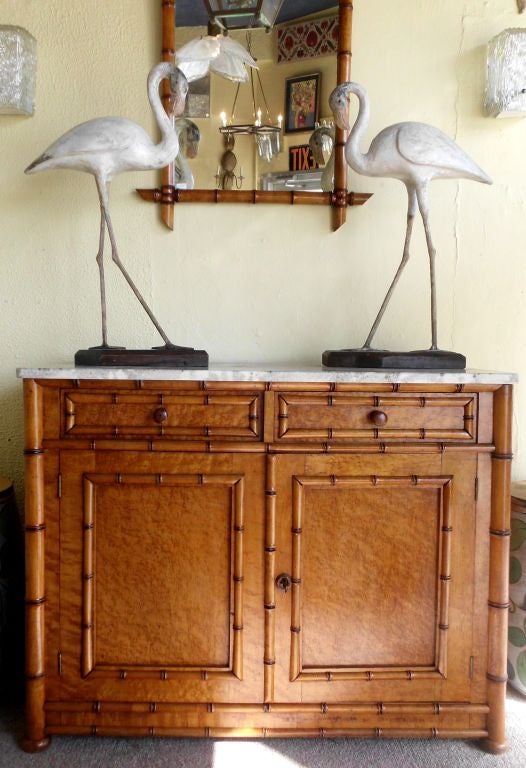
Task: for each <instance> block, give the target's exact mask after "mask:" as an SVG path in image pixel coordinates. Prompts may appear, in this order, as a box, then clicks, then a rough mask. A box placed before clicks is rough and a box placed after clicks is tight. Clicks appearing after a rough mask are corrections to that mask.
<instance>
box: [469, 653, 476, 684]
mask: <svg viewBox="0 0 526 768" xmlns="http://www.w3.org/2000/svg"><path fill="white" fill-rule="evenodd" d="M474 672H475V657H474V656H470V657H469V679H470V680H473V674H474Z"/></svg>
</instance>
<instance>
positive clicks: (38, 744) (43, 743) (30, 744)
mask: <svg viewBox="0 0 526 768" xmlns="http://www.w3.org/2000/svg"><path fill="white" fill-rule="evenodd" d="M50 744H51V739H50V738H49V736H46V738H45V739H39V741H32V740H31V739H23V740H22V742H21V744H20V746H21V747H22V749H23V750H24V752H43V751H44V750H45V749H47V748H48V747H49V745H50Z"/></svg>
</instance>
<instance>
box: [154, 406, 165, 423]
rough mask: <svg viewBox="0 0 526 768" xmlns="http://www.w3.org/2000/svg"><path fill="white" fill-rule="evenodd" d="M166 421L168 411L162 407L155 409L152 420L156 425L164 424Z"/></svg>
mask: <svg viewBox="0 0 526 768" xmlns="http://www.w3.org/2000/svg"><path fill="white" fill-rule="evenodd" d="M167 419H168V411H167V410H166V408H163V406H160V407H159V408H156V409H155V411H154V412H153V420H154V421H155V423H156V424H164V422H165V421H167Z"/></svg>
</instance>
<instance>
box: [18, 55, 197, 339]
mask: <svg viewBox="0 0 526 768" xmlns="http://www.w3.org/2000/svg"><path fill="white" fill-rule="evenodd" d="M165 78H170V84H171V88H172V91H173V93H174V113H175V114H176V115H181V114H182V113H183V111H184V106H185V101H186V95H187V92H188V82H187V79H186V77H185V75H184V74H183V73H182V72H181V71H180V70H179V69H178V67H177V66H176V65H174V64H171V63H167V62H161V63H160V64H157V65H156V66H155V67H153V69H152V70H151V72H150V74H149V75H148V98H149V101H150V105H151V108H152V111H153V113H154V115H155V119H156V121H157V125H158V126H159V129H160V131H161V136H162V138H161V141H160V142H159V144H155V143H154V142H153V141H152V140H151V138H150V136H149V135H148V134H147V133H146V131H145V130H144V128H142V127H141V126H140V125H138V124H137V123H134V122H132V121H131V120H127V119H126V118H124V117H100V118H96V119H95V120H89V121H88V122H86V123H81V124H80V125H77V126H76V127H75V128H72V129H71V130H70V131H68V132H67V133H65V134H64V135H63V136H61V137H60V138H59V139H57V141H55V142H54V143H53V144H51V146H50V147H48V148H47V149H46V150H45V152H43V154H42V155H40V157H37V159H36V160H34V161H33V162H32V163H31V165H29V166H28V167H27V168H26V170H25V172H26V173H37V172H39V171H47V170H54V169H55V168H65V169H72V170H76V171H84V172H85V173H90V174H91V175H92V176H93V177H94V178H95V183H96V185H97V192H98V194H99V201H100V238H99V250H98V253H97V264H98V268H99V280H100V296H101V314H102V347H107V346H108V339H107V325H106V289H105V280H104V235H105V229H107V230H108V235H109V238H110V243H111V251H112V259H113V261H114V263H115V264H116V265H117V267H118V268H119V269H120V271H121V272H122V274H123V275H124V277H125V279H126V281H127V283H128V285H129V286H130V288H131V289H132V291H133V293H134V294H135V296H136V297H137V299H138V300H139V302H140V303H141V305H142V307H143V308H144V310H145V312H146V314H147V315H148V317H149V318H150V320H151V321H152V323H153V324H154V326H155V327H156V329H157V330H158V332H159V333H160V335H161V337H162V339H163V341H164V342H165V344H166V346H167V347H170V348H174V347H175V345H174V344H172V342H171V341H170V339H169V338H168V336H167V335H166V333H165V332H164V330H163V329H162V328H161V326H160V324H159V322H158V320H157V319H156V317H155V316H154V314H153V312H152V310H151V309H150V307H149V306H148V304H147V303H146V301H145V300H144V298H143V297H142V295H141V293H140V292H139V290H138V288H137V286H136V285H135V283H134V282H133V280H132V279H131V277H130V275H129V274H128V272H127V270H126V269H125V267H124V265H123V264H122V262H121V260H120V258H119V255H118V252H117V243H116V240H115V234H114V231H113V225H112V222H111V217H110V211H109V188H110V182H111V180H112V179H113V177H114V176H115V175H117V174H119V173H123V172H124V171H145V170H150V169H156V168H163V167H164V166H165V165H168V164H169V163H171V162H172V161H173V160H174V158H175V157H176V155H177V153H178V152H179V136H178V133H177V131H176V130H174V126H173V123H172V120H171V118H170V117H169V116H168V115H167V114H166V112H165V110H164V107H163V105H162V103H161V99H160V96H159V85H160V83H161V81H162V80H164V79H165Z"/></svg>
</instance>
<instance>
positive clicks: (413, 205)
mask: <svg viewBox="0 0 526 768" xmlns="http://www.w3.org/2000/svg"><path fill="white" fill-rule="evenodd" d="M351 93H354V94H355V95H356V96H357V97H358V101H359V105H360V106H359V111H358V117H357V118H356V122H355V123H354V125H353V127H352V130H351V132H350V134H349V138H348V140H347V143H346V145H345V158H346V160H347V163H348V164H349V165H350V167H351V168H352V169H353V170H354V171H356V172H357V173H360V174H362V175H364V176H381V177H389V178H394V179H399V180H400V181H402V182H403V183H404V184H405V186H406V188H407V193H408V196H409V207H408V212H407V230H406V237H405V245H404V251H403V256H402V261H401V263H400V266H399V267H398V270H397V272H396V274H395V276H394V278H393V281H392V283H391V286H390V288H389V290H388V291H387V295H386V297H385V299H384V300H383V303H382V306H381V307H380V311H379V312H378V315H377V317H376V320H375V321H374V323H373V326H372V328H371V330H370V332H369V335H368V336H367V339H366V341H365V344H364V345H363V348H364V349H369V348H370V346H371V342H372V340H373V337H374V335H375V333H376V330H377V328H378V325H379V324H380V321H381V319H382V317H383V314H384V312H385V310H386V308H387V305H388V304H389V301H390V299H391V296H392V294H393V291H394V289H395V286H396V284H397V282H398V280H399V278H400V275H401V274H402V271H403V269H404V267H405V265H406V264H407V261H408V259H409V244H410V241H411V233H412V229H413V221H414V218H415V214H416V209H417V205H418V208H419V210H420V214H421V216H422V221H423V223H424V229H425V234H426V242H427V250H428V254H429V269H430V277H431V337H432V343H431V349H432V350H436V349H438V347H437V311H436V282H435V254H436V251H435V247H434V245H433V241H432V238H431V229H430V226H429V206H428V194H427V186H428V184H429V182H430V181H432V180H433V179H471V180H473V181H481V182H483V183H484V184H491V183H492V181H491V179H490V177H489V176H488V175H487V174H486V173H484V171H483V170H482V169H481V168H479V166H478V165H477V164H476V163H474V162H473V160H471V158H469V157H468V156H467V155H466V154H465V152H463V150H461V149H460V147H459V146H458V145H457V144H455V142H454V141H452V139H450V138H449V136H446V134H445V133H442V131H440V130H439V129H438V128H434V127H433V126H431V125H426V124H424V123H397V124H396V125H391V126H389V127H388V128H384V130H383V131H380V133H379V134H378V135H377V136H376V137H375V138H374V139H373V140H372V142H371V146H370V147H369V151H368V152H367V154H363V153H362V152H361V151H360V141H361V139H362V137H363V134H364V132H365V130H366V128H367V125H368V123H369V98H368V96H367V92H366V90H365V88H363V87H362V86H361V85H358V83H343V84H342V85H339V86H337V87H336V88H335V89H334V91H333V92H332V94H331V96H330V99H329V104H330V107H331V110H332V112H333V114H334V120H335V122H336V125H337V126H338V127H339V128H342V129H344V130H349V128H350V125H349V97H350V94H351Z"/></svg>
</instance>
